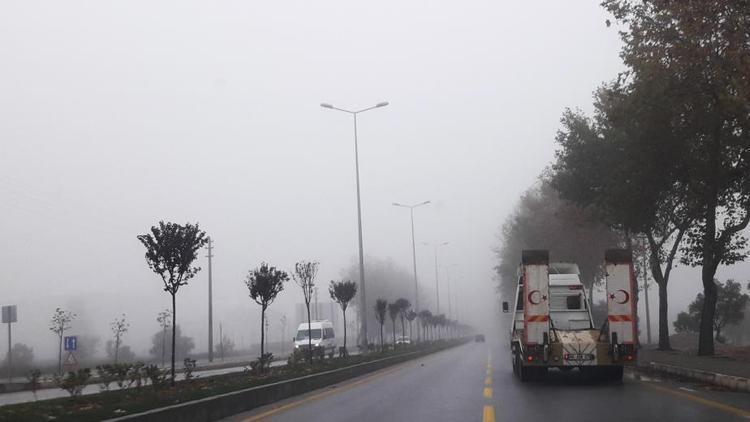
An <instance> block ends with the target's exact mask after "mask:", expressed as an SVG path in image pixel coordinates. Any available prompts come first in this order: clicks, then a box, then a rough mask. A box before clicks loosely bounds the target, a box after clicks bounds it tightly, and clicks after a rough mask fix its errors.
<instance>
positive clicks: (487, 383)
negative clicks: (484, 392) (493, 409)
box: [484, 376, 492, 385]
mask: <svg viewBox="0 0 750 422" xmlns="http://www.w3.org/2000/svg"><path fill="white" fill-rule="evenodd" d="M484 385H492V377H489V376H488V377H487V378H485V379H484Z"/></svg>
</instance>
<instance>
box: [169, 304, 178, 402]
mask: <svg viewBox="0 0 750 422" xmlns="http://www.w3.org/2000/svg"><path fill="white" fill-rule="evenodd" d="M176 327H177V301H176V300H175V294H174V293H173V294H172V369H171V370H170V373H171V376H172V381H171V384H172V387H174V355H175V338H176V335H177V330H176Z"/></svg>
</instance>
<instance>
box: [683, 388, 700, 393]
mask: <svg viewBox="0 0 750 422" xmlns="http://www.w3.org/2000/svg"><path fill="white" fill-rule="evenodd" d="M679 389H680V390H684V391H689V392H691V393H697V391H695V390H693V389H692V388H687V387H679Z"/></svg>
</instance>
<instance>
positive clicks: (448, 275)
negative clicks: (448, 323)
mask: <svg viewBox="0 0 750 422" xmlns="http://www.w3.org/2000/svg"><path fill="white" fill-rule="evenodd" d="M457 266H458V265H456V264H450V265H445V266H443V268H444V269H445V280H446V281H447V287H448V289H447V290H448V291H447V295H448V318H453V309H452V306H451V303H452V298H451V273H450V268H451V267H457Z"/></svg>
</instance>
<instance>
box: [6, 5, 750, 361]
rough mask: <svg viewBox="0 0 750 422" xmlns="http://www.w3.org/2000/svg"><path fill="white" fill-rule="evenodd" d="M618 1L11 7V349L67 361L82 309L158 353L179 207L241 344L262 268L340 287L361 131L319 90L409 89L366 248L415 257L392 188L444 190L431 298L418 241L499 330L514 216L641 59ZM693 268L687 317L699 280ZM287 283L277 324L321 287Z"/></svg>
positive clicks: (192, 297) (368, 169) (367, 158)
mask: <svg viewBox="0 0 750 422" xmlns="http://www.w3.org/2000/svg"><path fill="white" fill-rule="evenodd" d="M598 3H599V1H598V0H597V1H586V2H561V1H554V0H550V1H543V2H515V1H502V2H500V1H463V2H447V1H445V2H443V1H441V2H438V1H433V0H430V1H426V0H425V1H412V2H402V1H380V2H374V3H364V2H351V1H316V2H309V1H288V2H248V1H224V2H186V1H180V2H152V1H148V2H147V1H129V2H101V1H88V2H75V1H68V2H35V1H26V0H24V1H6V2H3V4H2V6H1V7H0V57H1V58H2V59H1V60H2V61H1V63H2V65H1V66H0V215H1V217H0V235H1V236H0V237H1V239H2V240H0V302H2V304H17V305H18V307H19V309H18V315H19V322H18V324H16V325H15V326H14V342H23V343H27V344H30V345H32V346H33V347H34V350H35V353H36V355H37V356H42V357H44V356H51V355H52V353H53V352H54V351H55V347H56V343H55V338H54V336H53V334H52V333H50V332H49V331H48V330H47V325H48V320H49V317H50V315H51V313H52V311H53V310H54V308H55V307H56V306H62V307H66V308H69V309H73V310H74V311H76V312H78V313H79V319H78V320H77V321H76V322H75V323H74V329H73V330H72V331H71V334H98V335H100V336H102V337H103V340H106V339H107V338H108V337H109V330H108V323H109V321H111V320H112V319H113V318H115V317H116V316H118V315H119V314H121V313H125V314H127V316H128V319H129V320H130V321H131V332H130V333H129V334H128V335H127V336H126V338H125V344H128V345H131V346H133V347H134V349H135V350H136V352H139V353H145V352H146V350H147V349H148V344H147V341H148V338H149V337H150V335H151V334H152V333H153V332H154V331H156V330H157V329H158V327H157V324H156V322H155V318H156V314H157V312H158V311H159V310H161V309H163V308H166V307H168V305H169V296H168V294H166V293H165V292H163V291H162V290H161V280H160V279H159V278H158V277H157V276H156V275H155V274H153V273H151V272H150V271H149V270H148V268H147V266H146V263H145V260H144V257H143V255H144V249H143V246H142V245H141V244H140V243H139V242H138V241H137V240H136V236H137V235H138V234H142V233H145V232H146V231H147V230H148V229H149V227H150V226H151V225H153V224H156V223H157V222H158V221H159V220H165V221H174V222H179V223H184V222H187V221H190V222H199V223H200V225H201V228H203V229H204V230H206V231H207V233H208V234H209V235H210V236H211V237H212V238H213V239H214V241H215V260H214V286H215V288H214V300H215V316H214V320H215V321H216V323H217V326H218V323H219V322H222V323H223V324H224V327H225V328H224V330H225V332H227V333H229V334H230V335H233V336H235V338H236V339H237V340H238V343H239V340H240V337H242V338H243V341H244V344H245V345H247V344H248V343H249V342H250V341H253V342H256V341H257V339H256V338H255V336H256V333H257V332H258V331H257V327H256V326H257V325H258V324H259V322H258V318H259V307H258V306H257V305H256V304H255V303H253V302H251V300H250V299H249V298H248V297H247V289H246V287H245V286H244V284H243V279H244V276H245V274H246V273H247V271H248V270H249V269H250V268H252V267H255V266H256V265H258V264H259V263H260V262H261V261H263V260H266V261H269V262H270V263H271V264H272V265H276V266H278V267H282V268H285V269H287V270H291V268H292V266H293V264H294V262H295V261H297V260H300V259H308V260H317V261H320V263H321V269H320V275H319V278H318V281H319V282H320V284H321V285H327V283H328V280H330V279H334V278H336V279H338V278H339V277H340V275H341V272H342V270H343V269H345V268H346V267H347V266H348V265H350V264H351V262H352V261H353V260H354V259H355V258H356V253H357V232H356V202H355V185H354V160H353V153H354V151H353V140H352V122H351V117H350V116H348V115H345V114H343V113H339V112H334V111H331V110H327V109H322V108H320V106H319V104H320V103H321V102H330V103H332V104H334V105H336V106H340V107H344V108H352V109H354V108H364V107H368V106H370V105H374V104H375V103H377V102H380V101H389V102H390V103H391V105H389V106H388V107H385V108H381V109H377V110H372V111H369V112H367V113H365V114H362V115H361V116H360V118H359V136H360V138H359V139H360V171H361V181H362V206H363V226H364V246H365V252H366V254H367V255H370V256H373V257H381V258H387V257H390V258H393V259H394V261H395V262H397V263H398V264H400V265H401V266H403V268H404V269H406V270H407V271H411V239H410V232H409V230H410V226H409V214H408V210H405V209H402V208H395V207H393V206H392V205H391V202H393V201H396V202H401V203H416V202H421V201H424V200H432V201H433V204H432V205H429V206H426V207H422V208H419V209H418V210H416V212H415V216H416V231H417V242H418V243H417V245H418V246H417V252H418V255H417V259H418V264H419V267H418V268H419V276H420V279H421V281H422V286H423V289H425V291H428V290H429V289H431V288H432V286H433V284H434V267H433V265H434V262H433V254H432V249H430V248H428V247H425V246H421V244H420V242H423V241H426V242H442V241H449V242H450V245H449V246H447V247H445V248H444V249H442V252H441V261H442V263H443V264H456V265H457V267H454V268H455V269H452V270H451V271H453V273H454V274H453V275H452V277H451V278H452V281H453V289H454V291H460V295H461V297H462V302H463V303H462V305H463V306H464V307H466V306H467V304H469V303H471V309H465V312H463V314H464V315H465V316H467V317H468V319H469V321H468V322H470V323H474V324H479V325H483V326H484V327H489V325H488V324H487V322H488V320H491V319H492V318H493V315H494V312H492V309H493V306H494V305H495V303H496V302H497V300H499V298H498V297H497V296H496V295H495V294H494V285H495V282H494V281H493V274H494V273H493V269H492V267H493V266H494V265H495V260H494V256H493V253H492V247H493V246H495V245H496V244H497V239H496V233H497V231H498V227H499V226H500V224H502V222H503V220H504V218H505V217H506V216H507V215H508V214H509V213H510V212H511V210H512V208H513V206H514V205H515V203H516V201H517V199H518V197H519V195H520V194H521V193H522V192H523V191H525V190H526V189H527V188H528V187H529V186H530V185H532V184H533V183H534V182H535V180H536V178H537V177H538V175H539V174H540V172H541V171H542V170H543V169H544V168H545V166H547V165H548V164H549V162H550V161H551V160H552V158H553V156H554V147H555V146H554V135H555V131H556V130H557V128H558V127H559V118H560V116H561V113H562V111H563V109H564V108H565V107H572V108H580V109H582V110H584V111H587V112H588V111H590V110H591V100H592V97H591V93H592V91H593V90H594V89H596V87H597V86H598V85H600V84H601V83H602V82H604V81H607V80H610V79H612V78H614V77H615V76H616V74H617V72H618V71H620V70H622V68H623V67H622V64H621V62H620V59H619V57H618V51H619V48H620V42H619V40H618V37H617V33H616V29H615V28H607V27H606V26H605V24H604V21H605V19H606V18H607V16H606V14H605V13H604V12H603V11H602V10H601V8H600V7H599V6H598ZM200 265H202V266H203V268H204V270H203V271H202V272H201V273H199V274H198V276H197V278H196V279H194V280H192V281H191V282H190V284H189V285H188V286H186V287H185V288H183V289H182V290H181V291H180V293H179V294H178V322H179V323H180V324H181V325H182V326H183V328H184V332H185V333H186V334H187V335H190V336H192V337H194V339H195V341H196V346H197V347H196V350H195V351H196V352H198V351H203V350H205V347H206V344H207V340H206V334H205V333H206V327H207V325H206V312H207V310H206V308H207V305H206V299H205V295H206V277H207V273H206V267H207V266H206V259H205V252H204V253H201V263H200ZM441 273H443V274H444V271H442V272H441ZM727 273H728V272H727V271H725V270H722V271H720V275H723V274H727ZM729 274H730V275H734V276H736V277H737V278H738V279H741V280H745V279H746V278H747V274H748V266H747V265H746V264H743V266H742V267H736V268H735V269H733V270H731V271H730V272H729ZM681 277H684V278H685V280H684V283H682V284H679V285H678V281H677V280H678V278H681ZM743 277H744V278H743ZM673 280H674V281H673V283H672V288H671V290H670V293H672V303H671V308H670V309H671V311H672V313H673V314H674V313H676V312H677V311H679V310H680V309H679V308H682V307H684V306H685V304H686V303H687V302H688V300H689V299H691V298H692V297H694V295H695V293H696V292H697V291H698V289H699V277H698V276H697V275H694V274H692V273H690V272H688V271H683V270H680V271H678V272H676V273H675V275H674V278H673ZM459 285H460V286H461V287H460V288H459V287H458V286H459ZM675 286H677V287H675ZM286 287H287V289H286V290H285V291H284V292H282V294H281V295H280V297H279V299H278V300H277V302H276V303H274V304H273V305H272V306H271V308H270V309H271V312H273V315H274V316H273V318H272V324H273V323H275V322H276V321H278V317H279V316H280V315H281V314H282V313H287V316H288V318H290V323H289V327H293V326H295V325H296V324H297V323H298V321H292V320H291V319H293V316H294V311H293V308H292V307H293V305H294V304H295V303H297V302H300V301H301V300H302V294H301V291H300V290H299V289H298V288H297V287H296V286H295V285H294V284H292V283H291V282H290V283H289V284H288V285H287V286H286ZM431 292H432V291H431V290H430V294H432V293H431ZM655 295H656V292H655V291H654V296H653V297H654V298H655V297H656V296H655ZM321 297H325V295H323V294H322V295H321ZM655 304H656V300H653V301H652V305H653V309H656V307H655ZM653 320H654V321H656V318H655V317H654V319H653ZM654 323H655V322H654ZM488 329H489V328H488ZM493 329H496V328H493ZM501 329H502V330H505V329H506V327H502V328H501ZM215 338H216V339H218V333H216V334H215ZM5 341H6V340H5V337H4V336H3V340H2V341H0V348H2V350H5V349H4V347H5ZM216 341H218V340H216ZM239 345H240V344H238V346H239Z"/></svg>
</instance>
